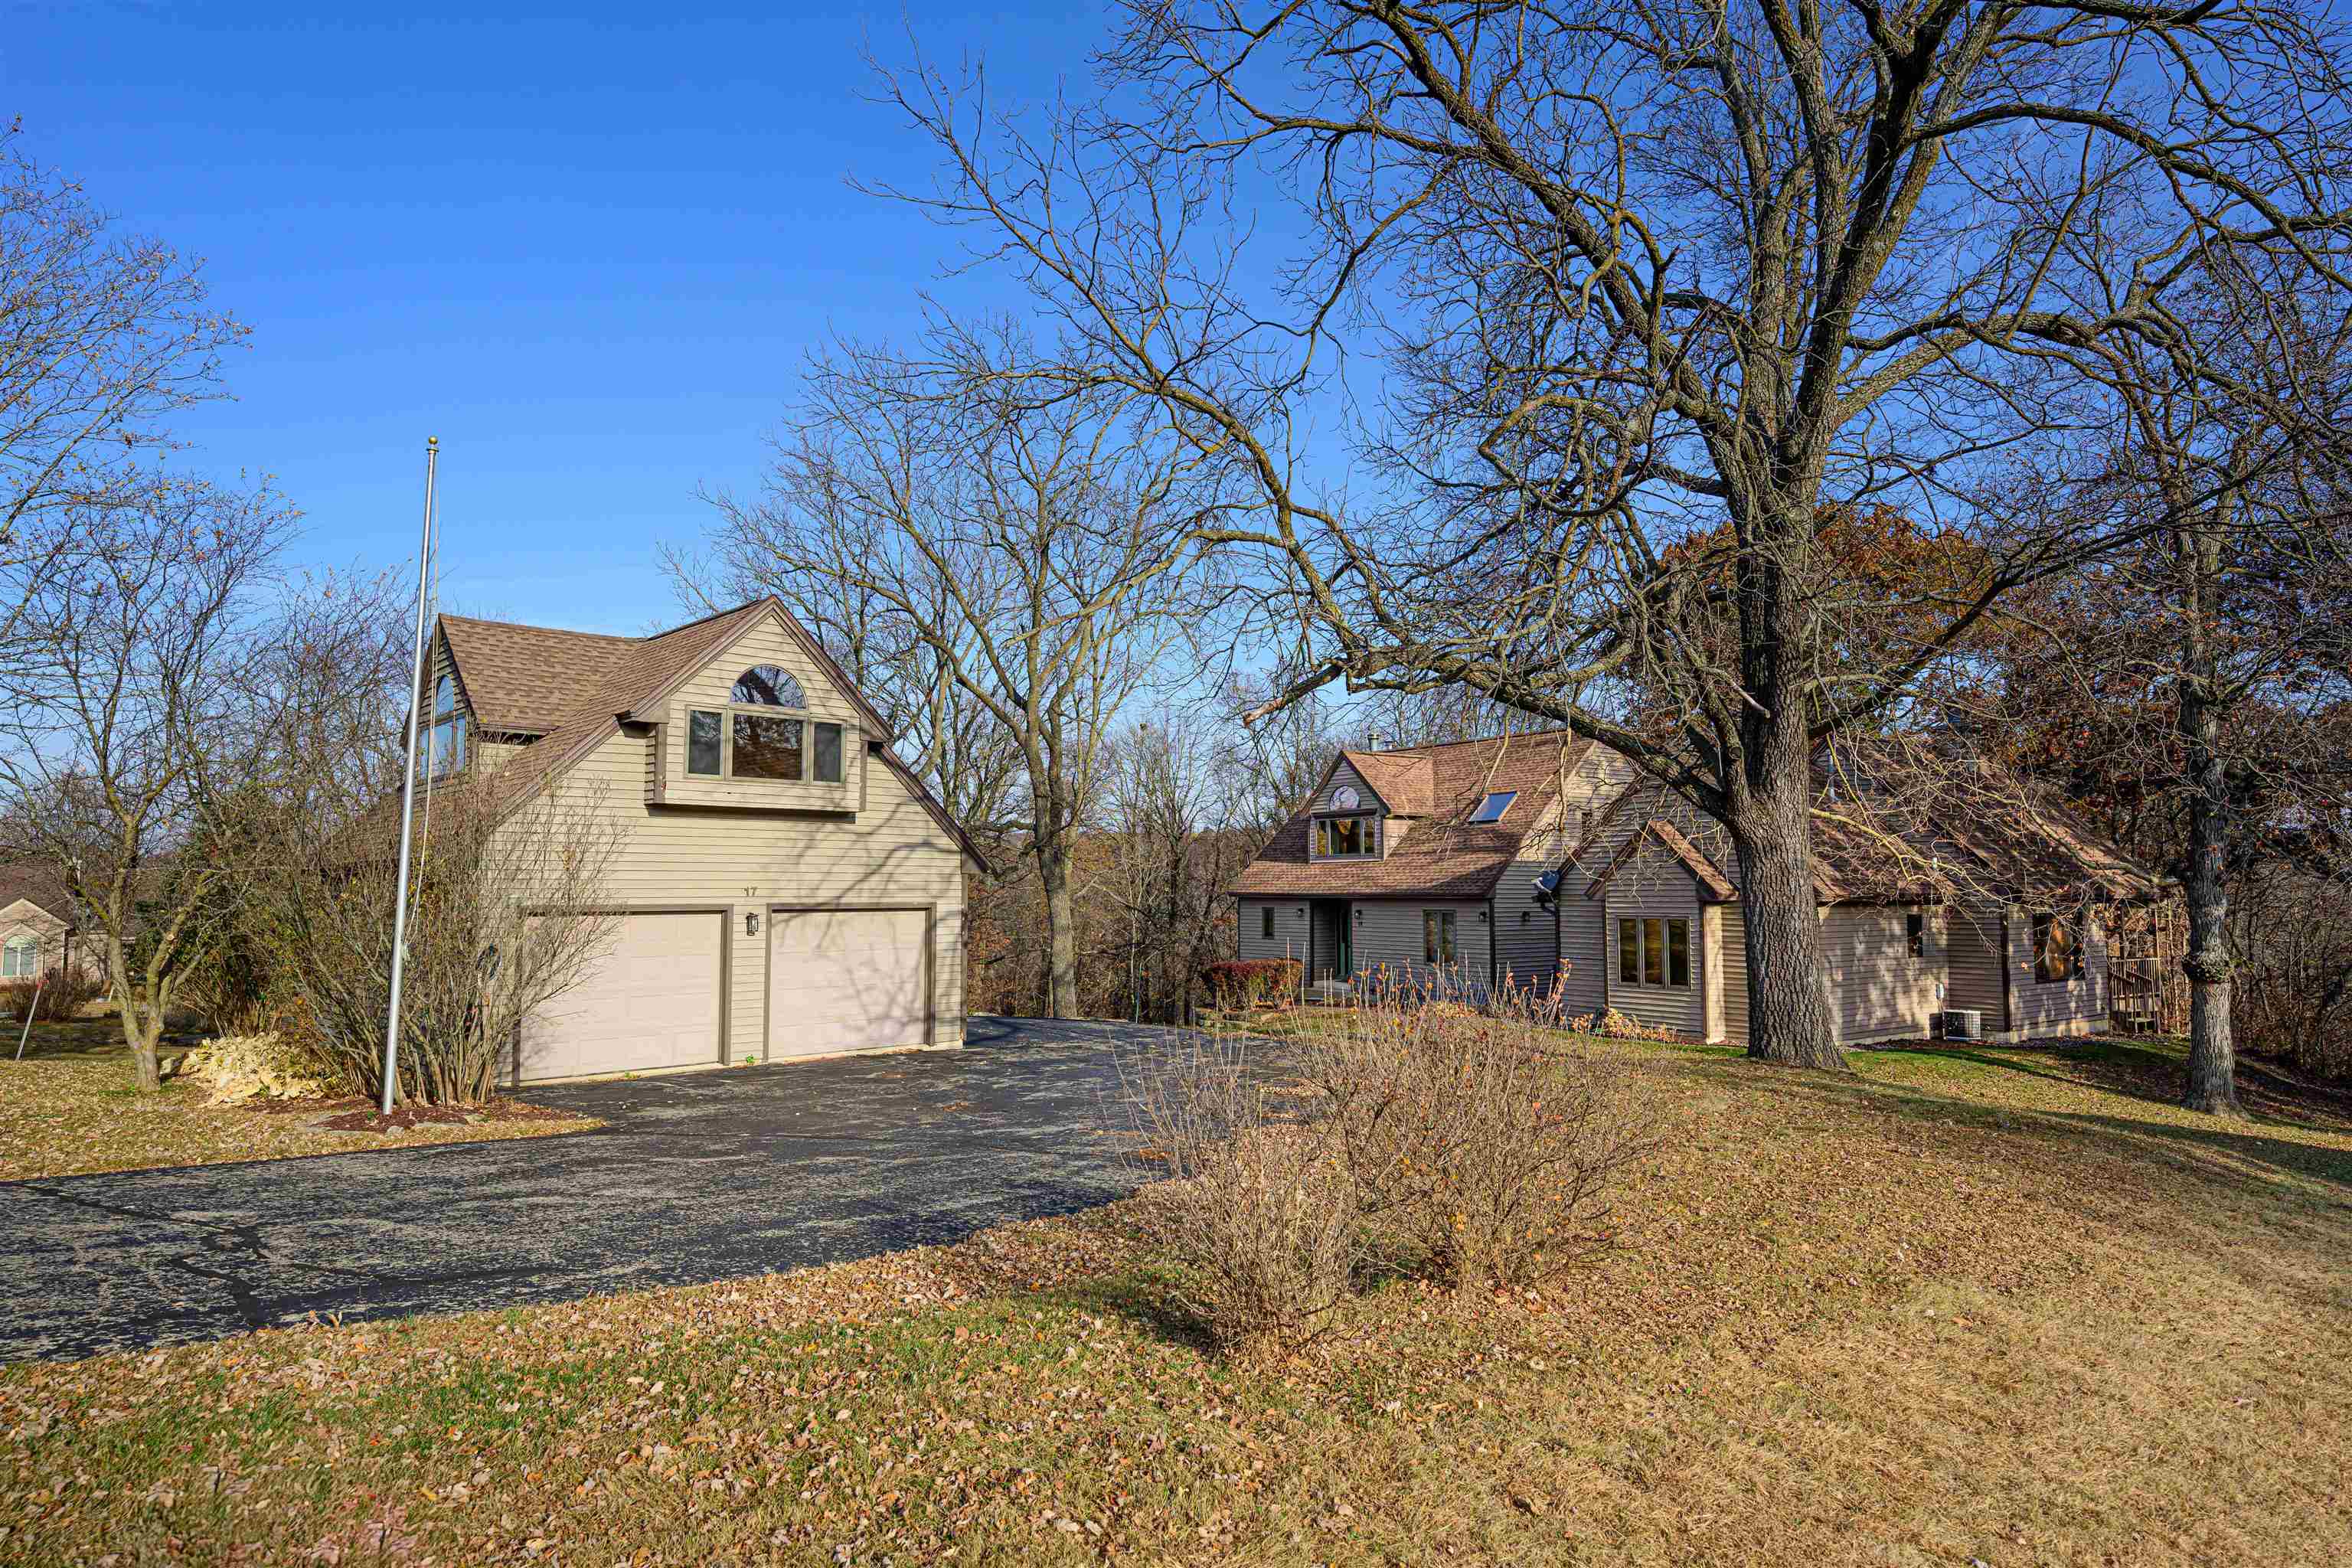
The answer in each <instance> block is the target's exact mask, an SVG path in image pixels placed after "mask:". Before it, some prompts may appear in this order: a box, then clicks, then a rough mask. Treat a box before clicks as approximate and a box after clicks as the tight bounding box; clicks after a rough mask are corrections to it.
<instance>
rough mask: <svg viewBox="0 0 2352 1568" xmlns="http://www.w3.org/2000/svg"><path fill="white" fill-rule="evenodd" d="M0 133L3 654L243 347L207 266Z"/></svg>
mask: <svg viewBox="0 0 2352 1568" xmlns="http://www.w3.org/2000/svg"><path fill="white" fill-rule="evenodd" d="M19 137H20V132H18V131H17V130H16V127H14V126H11V127H9V128H8V129H7V130H6V131H5V132H0V647H5V648H7V649H9V650H12V651H13V650H14V649H15V648H16V647H17V646H18V644H19V642H20V640H21V638H22V637H24V635H25V628H24V627H23V626H22V625H21V621H22V619H23V617H24V615H25V613H26V612H25V607H24V606H25V604H26V600H27V599H28V598H29V597H31V596H32V595H33V594H34V593H35V592H36V590H37V587H38V585H39V584H40V583H41V581H42V580H43V578H44V577H45V576H46V575H47V574H48V573H49V572H50V571H51V570H53V569H54V568H56V567H57V565H58V562H59V560H60V558H61V556H63V555H64V554H65V553H66V552H69V551H71V550H73V549H75V548H77V547H78V544H79V538H78V535H77V533H76V531H75V527H74V525H75V524H76V523H77V522H79V521H87V520H88V519H89V517H90V516H91V510H90V509H91V508H92V507H93V506H94V505H96V504H97V503H98V502H99V501H100V500H102V498H105V497H107V496H109V495H110V494H112V493H113V492H114V491H115V490H117V489H120V488H121V487H122V486H123V485H124V484H125V483H126V482H134V480H135V476H131V475H129V474H128V473H127V472H126V470H125V468H124V467H123V459H124V458H125V457H126V456H127V455H129V454H131V453H133V452H136V451H137V450H138V449H140V448H142V447H153V446H157V445H160V444H163V442H164V441H165V439H166V437H165V433H164V431H163V426H162V424H161V421H162V420H163V417H164V416H167V415H168V414H170V413H171V412H172V411H173V410H174V409H177V408H181V407H184V406H186V405H188V404H191V403H194V402H197V401H199V400H201V399H204V398H208V397H217V396H219V395H221V392H220V387H219V382H218V371H219V364H220V355H221V353H222V352H223V351H224V350H225V349H226V348H228V347H229V346H231V345H232V344H234V343H236V342H238V341H239V340H240V339H242V338H243V336H244V329H243V328H241V327H239V326H238V325H237V324H236V322H235V321H232V320H230V319H229V318H228V317H227V316H226V315H224V314H221V313H219V312H217V311H215V310H209V309H207V308H206V306H205V287H204V283H203V280H202V279H201V278H200V277H199V276H198V274H197V270H196V267H195V264H194V262H192V261H189V260H187V259H185V258H182V257H181V256H180V255H179V254H178V253H177V252H175V251H174V250H173V249H172V248H171V247H169V246H166V245H164V244H163V243H162V242H160V241H158V240H153V239H148V238H143V237H136V236H126V235H123V234H121V232H119V231H118V230H117V229H116V228H115V226H114V225H113V224H112V222H111V220H110V218H109V217H108V216H107V215H106V214H105V213H103V212H101V211H100V210H99V209H98V208H97V207H96V206H94V205H92V204H91V203H90V201H89V197H88V196H87V195H85V194H84V192H83V191H82V189H81V187H80V186H79V185H78V184H74V183H73V182H71V181H68V180H66V179H63V178H61V177H59V176H58V174H54V173H53V172H51V171H49V170H47V169H44V168H42V167H41V166H39V165H38V164H37V163H34V162H33V161H32V160H31V159H30V158H29V157H27V156H26V154H25V153H24V152H23V151H22V149H21V148H20V147H19V146H18V145H17V142H18V140H19Z"/></svg>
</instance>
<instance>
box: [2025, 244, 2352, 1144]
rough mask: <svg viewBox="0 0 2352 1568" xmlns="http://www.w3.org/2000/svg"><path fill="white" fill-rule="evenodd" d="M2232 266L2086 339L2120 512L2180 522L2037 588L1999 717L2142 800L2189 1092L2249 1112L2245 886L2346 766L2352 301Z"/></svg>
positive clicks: (2082, 783) (2086, 775) (2065, 762)
mask: <svg viewBox="0 0 2352 1568" xmlns="http://www.w3.org/2000/svg"><path fill="white" fill-rule="evenodd" d="M2217 260H2218V262H2219V264H2220V268H2221V270H2220V274H2219V276H2217V277H2213V278H2210V279H2207V280H2206V282H2205V286H2204V287H2203V288H2201V289H2199V290H2197V292H2196V294H2195V296H2194V297H2193V298H2191V299H2189V300H2183V301H2181V303H2180V306H2179V308H2178V309H2176V310H2174V311H2173V312H2172V315H2173V322H2174V330H2173V331H2171V332H2168V333H2166V334H2161V335H2155V334H2151V335H2148V336H2134V337H2129V338H2123V339H2117V340H2115V341H2113V342H2107V343H2105V344H2102V345H2098V346H2097V349H2096V351H2095V352H2092V351H2089V350H2068V351H2066V352H2068V353H2072V354H2074V355H2075V356H2076V357H2078V358H2080V359H2081V360H2082V361H2083V362H2084V369H2085V371H2086V372H2087V373H2088V374H2092V375H2095V376H2100V377H2102V378H2104V379H2105V380H2107V381H2108V382H2109V383H2110V384H2112V387H2113V391H2114V395H2115V397H2116V402H2117V404H2118V405H2120V406H2121V407H2122V408H2123V409H2124V410H2125V411H2126V415H2127V418H2126V421H2125V423H2124V424H2123V425H2122V426H2120V427H2119V428H2118V430H2117V431H2116V437H2115V451H2114V455H2113V458H2112V470H2111V473H2110V476H2109V478H2108V479H2107V484H2106V486H2105V488H2106V489H2109V490H2110V492H2111V493H2112V496H2113V500H2112V503H2111V504H2113V505H2114V506H2115V507H2116V508H2117V509H2119V510H2126V511H2137V512H2138V513H2141V514H2144V515H2146V516H2149V517H2154V518H2158V519H2161V520H2163V526H2162V527H2161V528H2159V529H2158V530H2156V531H2153V532H2152V533H2150V535H2149V536H2148V537H2147V540H2146V541H2145V542H2143V543H2141V544H2139V545H2137V546H2136V547H2135V548H2133V549H2131V550H2128V551H2125V552H2120V553H2118V554H2117V555H2116V556H2115V557H2114V558H2113V559H2111V560H2108V561H2106V562H2103V563H2100V564H2099V565H2098V566H2097V567H2096V568H2095V569H2092V570H2090V571H2087V572H2085V573H2084V574H2081V575H2080V577H2078V578H2075V579H2070V580H2068V581H2066V582H2064V583H2063V584H2057V585H2055V587H2054V589H2053V592H2052V593H2051V594H2049V595H2038V596H2037V600H2038V602H2036V603H2034V604H2033V605H2032V606H2031V609H2032V614H2030V615H2028V616H2022V617H2021V618H2022V619H2025V620H2026V622H2027V624H2028V625H2029V626H2031V627H2032V635H2029V636H2027V637H2023V638H2021V639H2019V640H2018V642H2017V645H2016V646H2015V647H2014V649H2013V651H2012V657H2011V658H2010V659H2009V660H2008V661H2006V662H2005V664H2004V665H2003V666H2002V673H2003V675H2004V677H2005V679H2004V681H2003V685H2002V690H2001V693H2000V696H2001V699H2002V700H2001V701H2000V704H1999V705H1998V707H1997V709H1996V712H1997V716H1998V718H1999V720H2000V721H2001V723H2002V728H2001V730H2000V733H2002V734H2004V735H2006V736H2008V737H2009V738H2010V741H2011V745H2012V746H2013V747H2016V748H2017V749H2021V750H2022V749H2025V748H2026V747H2029V746H2030V745H2031V744H2032V741H2033V740H2034V739H2035V738H2038V737H2042V736H2046V735H2048V734H2050V732H2051V731H2052V730H2053V728H2054V727H2057V726H2066V727H2069V728H2071V729H2073V730H2074V731H2075V733H2074V735H2070V736H2069V737H2067V738H2066V739H2065V740H2063V741H2062V742H2059V743H2058V744H2057V745H2056V746H2055V747H2053V754H2052V755H2050V756H2048V757H2045V758H2042V759H2039V760H2040V761H2041V762H2042V763H2043V765H2044V766H2045V767H2051V768H2053V771H2057V772H2061V773H2066V774H2071V775H2072V777H2070V778H2069V780H2068V783H2069V784H2070V785H2071V786H2072V787H2073V791H2074V793H2075V794H2077V795H2089V796H2092V797H2094V798H2105V799H2106V800H2108V801H2110V802H2116V803H2117V804H2120V802H2118V798H2117V797H2118V796H2121V795H2129V796H2130V797H2131V808H2132V811H2133V815H2134V816H2135V818H2136V821H2135V822H2134V824H2133V826H2136V827H2137V830H2138V831H2137V832H2136V833H2134V834H2132V837H2133V838H2134V839H2136V840H2137V844H2138V846H2139V847H2141V848H2142V849H2143V852H2147V853H2149V854H2150V858H2151V859H2152V860H2154V861H2156V862H2157V863H2159V864H2164V865H2167V866H2169V867H2171V868H2174V869H2176V870H2177V871H2178V873H2179V877H2180V879H2181V883H2182V888H2183V891H2184V893H2185V895H2186V901H2187V907H2188V908H2187V912H2188V927H2189V951H2188V955H2187V963H2186V965H2185V968H2186V970H2187V974H2188V981H2189V1070H2188V1080H2187V1086H2186V1089H2185V1090H2184V1093H2183V1097H2182V1103H2183V1104H2185V1105H2186V1106H2188V1107H2189V1109H2191V1110H2204V1111H2210V1112H2215V1113H2218V1114H2237V1113H2238V1110H2239V1106H2238V1099H2237V1090H2236V1087H2235V1065H2234V1064H2235V1047H2234V1042H2233V1040H2232V1037H2231V974H2232V972H2233V971H2234V969H2235V968H2236V966H2237V955H2236V954H2235V953H2233V952H2232V943H2233V936H2232V928H2231V916H2230V897H2231V885H2232V883H2233V882H2234V881H2235V880H2236V879H2237V878H2238V877H2239V876H2240V875H2241V874H2242V872H2244V871H2245V870H2247V869H2248V868H2250V866H2251V865H2252V863H2254V862H2256V861H2258V860H2260V859H2261V858H2264V855H2265V853H2266V851H2267V850H2268V848H2269V847H2270V846H2269V844H2268V840H2269V838H2270V837H2271V835H2272V832H2273V829H2274V828H2275V827H2276V826H2278V825H2279V824H2281V823H2282V822H2284V820H2286V819H2288V818H2291V817H2292V818H2299V819H2302V820H2305V821H2310V820H2315V818H2324V817H2325V816H2326V815H2327V814H2328V812H2329V809H2330V805H2331V803H2332V801H2333V800H2334V799H2335V798H2336V796H2337V795H2338V792H2340V790H2341V789H2342V787H2343V784H2344V780H2345V763H2344V760H2343V758H2342V757H2341V755H2340V753H2339V752H2338V750H2337V742H2336V736H2335V735H2334V734H2333V733H2332V732H2331V731H2332V726H2331V725H2330V724H2329V723H2328V722H2327V718H2328V714H2329V710H2330V709H2331V708H2332V707H2333V706H2334V705H2335V703H2336V702H2337V701H2339V700H2340V696H2341V694H2340V690H2339V689H2338V688H2337V681H2338V679H2340V674H2339V672H2341V671H2343V670H2344V669H2346V668H2347V659H2352V444H2347V436H2346V434H2345V432H2346V429H2347V425H2352V310H2347V308H2346V303H2345V301H2344V300H2341V299H2340V298H2333V297H2330V296H2328V295H2326V294H2325V293H2321V294H2318V295H2317V296H2316V298H2315V297H2314V291H2312V290H2307V289H2303V290H2299V289H2296V288H2295V287H2294V279H2293V278H2292V277H2286V278H2281V277H2279V276H2277V275H2275V274H2273V275H2270V276H2267V277H2254V276H2249V275H2246V274H2244V273H2243V272H2242V271H2240V270H2239V269H2237V268H2235V267H2234V266H2232V265H2231V260H2230V258H2228V257H2226V256H2223V257H2221V258H2217ZM2191 344H2193V345H2194V348H2195V355H2196V357H2195V362H2194V363H2184V361H2185V360H2187V359H2188V357H2189V356H2188V352H2187V349H2188V346H2189V345H2191ZM2021 608H2022V606H2021ZM2093 730H2095V731H2096V733H2097V739H2096V742H2095V743H2094V744H2091V745H2087V746H2086V745H2083V744H2081V743H2080V738H2081V734H2082V732H2084V731H2093ZM2021 742H2022V744H2021Z"/></svg>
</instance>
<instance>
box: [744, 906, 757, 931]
mask: <svg viewBox="0 0 2352 1568" xmlns="http://www.w3.org/2000/svg"><path fill="white" fill-rule="evenodd" d="M743 934H744V935H745V936H757V935H759V934H760V911H759V910H751V911H750V912H749V913H747V914H746V915H744V917H743Z"/></svg>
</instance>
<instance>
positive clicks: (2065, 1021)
mask: <svg viewBox="0 0 2352 1568" xmlns="http://www.w3.org/2000/svg"><path fill="white" fill-rule="evenodd" d="M2009 962H2010V971H2009V973H2010V983H2011V987H2012V990H2011V1000H2012V1002H2013V1011H2012V1015H2011V1019H2010V1032H2011V1034H2012V1035H2015V1036H2017V1037H2020V1038H2026V1039H2030V1038H2032V1037H2034V1036H2037V1035H2088V1034H2095V1033H2096V1032H2098V1031H2099V1030H2100V1029H2103V1028H2105V1026H2106V1023H2107V1007H2106V992H2107V985H2106V981H2107V933H2106V931H2105V928H2103V927H2102V926H2100V924H2099V923H2098V922H2097V921H2087V922H2085V925H2084V934H2083V973H2081V974H2080V975H2078V976H2076V977H2075V978H2074V979H2073V980H2062V981H2055V982H2043V981H2041V980H2037V979H2036V978H2034V973H2033V917H2032V915H2031V914H2028V913H2027V912H2026V911H2024V910H2012V911H2011V914H2010V917H2009Z"/></svg>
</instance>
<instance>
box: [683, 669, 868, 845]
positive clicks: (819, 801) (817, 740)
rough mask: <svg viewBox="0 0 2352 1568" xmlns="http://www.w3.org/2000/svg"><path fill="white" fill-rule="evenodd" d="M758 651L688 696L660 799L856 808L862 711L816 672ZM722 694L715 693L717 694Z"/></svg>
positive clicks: (705, 679)
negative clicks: (812, 683) (751, 658)
mask: <svg viewBox="0 0 2352 1568" xmlns="http://www.w3.org/2000/svg"><path fill="white" fill-rule="evenodd" d="M806 673H807V674H808V675H809V676H810V677H811V678H813V679H815V680H816V681H817V686H816V690H815V694H814V697H812V694H811V690H810V689H809V687H808V686H807V685H806V684H804V683H803V678H802V676H801V675H800V674H796V673H794V672H793V670H792V669H789V668H785V667H784V666H783V665H782V664H779V663H775V662H772V661H771V660H763V659H759V658H757V656H756V655H754V661H753V662H749V663H743V664H738V665H721V666H714V667H713V668H710V669H708V670H706V671H705V672H704V674H703V676H702V678H701V679H698V680H697V681H696V682H695V683H694V685H695V686H696V687H697V688H698V689H696V690H693V691H690V692H688V693H686V694H684V695H683V697H682V700H680V701H679V703H678V705H677V708H676V709H675V710H673V712H674V715H675V717H674V719H673V720H672V722H673V723H674V724H675V725H676V728H677V731H678V732H679V733H678V738H677V742H675V743H674V744H665V745H664V747H663V752H664V753H665V763H666V765H665V767H664V769H663V777H662V779H661V781H660V787H659V789H658V791H657V793H656V799H657V800H660V801H664V802H667V803H669V804H672V805H735V806H770V807H785V808H793V809H800V810H819V811H824V810H841V809H845V808H849V809H854V808H855V803H856V796H855V795H854V793H853V791H854V789H855V788H856V786H857V785H858V784H859V779H858V775H857V766H858V762H859V753H860V752H862V750H863V746H862V744H861V742H859V740H858V731H857V724H856V717H855V710H853V709H852V708H851V707H850V705H849V704H848V703H847V702H845V701H844V700H840V699H839V698H837V697H836V696H835V694H834V693H833V692H832V691H831V689H830V688H829V687H827V686H825V685H824V683H823V679H822V677H821V676H819V675H818V674H817V672H816V671H814V670H810V671H807V672H806ZM714 698H716V699H718V700H712V699H714Z"/></svg>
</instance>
